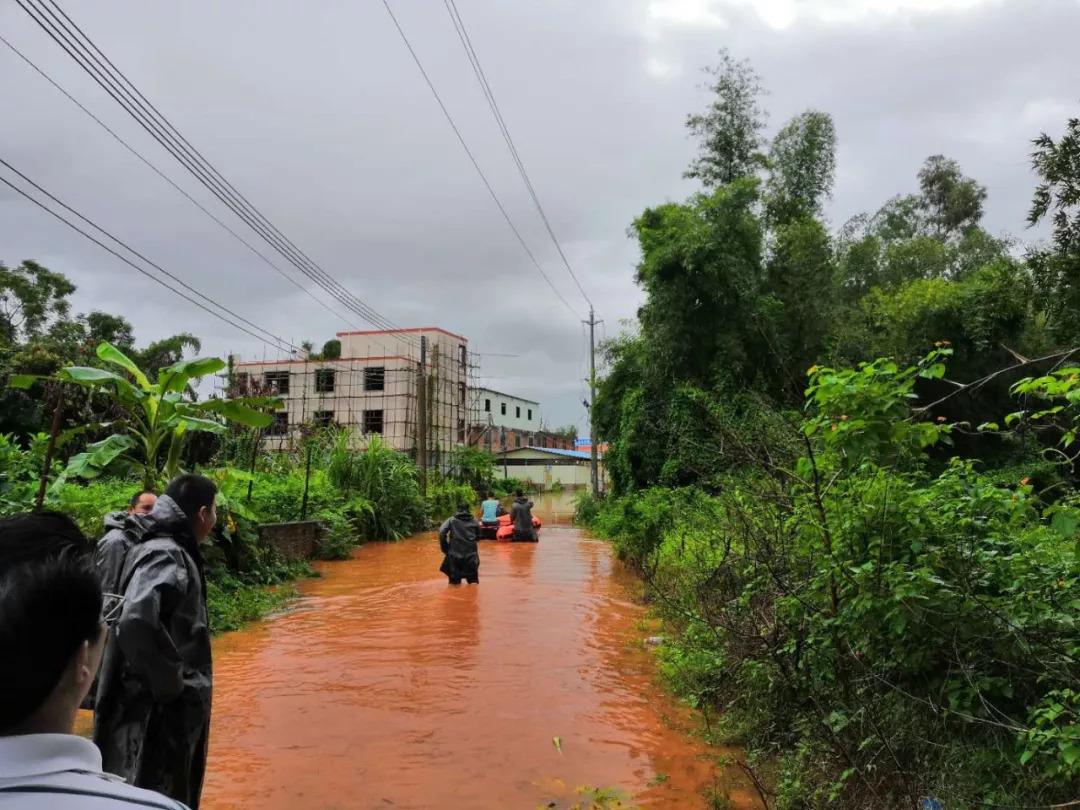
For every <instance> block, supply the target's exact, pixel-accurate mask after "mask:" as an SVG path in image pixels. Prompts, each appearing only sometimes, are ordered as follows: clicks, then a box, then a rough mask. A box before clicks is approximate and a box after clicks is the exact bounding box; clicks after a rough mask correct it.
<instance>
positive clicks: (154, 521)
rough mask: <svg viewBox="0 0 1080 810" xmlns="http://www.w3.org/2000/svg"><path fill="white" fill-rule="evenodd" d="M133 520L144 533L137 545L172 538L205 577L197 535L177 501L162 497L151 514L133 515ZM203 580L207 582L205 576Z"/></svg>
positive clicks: (138, 538) (137, 540) (166, 496)
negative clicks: (193, 532) (192, 530)
mask: <svg viewBox="0 0 1080 810" xmlns="http://www.w3.org/2000/svg"><path fill="white" fill-rule="evenodd" d="M132 518H133V519H134V520H137V521H138V522H139V524H140V526H141V528H142V532H141V533H140V534H139V535H138V537H137V538H136V540H135V542H136V543H143V542H146V541H149V540H153V539H154V538H157V537H171V538H172V539H173V540H174V541H175V542H176V544H177V545H178V546H180V548H182V549H183V550H184V551H186V552H187V553H188V555H189V556H190V557H191V559H192V560H194V561H195V566H196V567H197V568H198V569H199V574H200V575H203V565H204V564H203V556H202V552H201V551H200V550H199V543H198V541H197V540H196V539H195V535H193V534H192V533H191V521H189V520H188V517H187V515H185V514H184V511H183V510H182V509H181V508H180V505H179V504H178V503H177V502H176V501H174V500H173V499H172V498H170V497H169V496H168V495H160V496H158V499H157V503H155V504H154V508H153V509H152V510H151V511H150V514H148V515H142V516H139V515H133V516H132ZM203 579H204V580H205V576H203ZM204 586H205V581H204Z"/></svg>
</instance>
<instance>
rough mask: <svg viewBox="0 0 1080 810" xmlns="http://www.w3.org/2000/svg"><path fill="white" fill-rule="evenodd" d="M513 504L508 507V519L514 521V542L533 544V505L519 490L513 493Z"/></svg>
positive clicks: (534, 540)
mask: <svg viewBox="0 0 1080 810" xmlns="http://www.w3.org/2000/svg"><path fill="white" fill-rule="evenodd" d="M514 496H515V497H514V503H513V504H512V505H511V507H510V517H511V518H512V519H513V521H514V542H515V543H535V542H536V529H535V528H534V527H533V516H532V506H533V503H532V501H530V500H529V499H528V498H526V497H525V494H524V493H523V492H522V491H521V490H520V489H519V490H518V491H517V492H515V493H514Z"/></svg>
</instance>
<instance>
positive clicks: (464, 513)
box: [439, 503, 480, 585]
mask: <svg viewBox="0 0 1080 810" xmlns="http://www.w3.org/2000/svg"><path fill="white" fill-rule="evenodd" d="M479 536H480V522H479V521H478V520H477V519H476V517H475V516H474V515H473V513H472V512H471V511H470V509H469V505H468V504H464V503H462V504H458V509H457V514H456V515H454V516H453V517H452V518H450V519H449V520H447V521H446V522H445V523H443V525H442V526H441V527H439V547H440V548H441V549H442V552H443V554H445V555H446V556H445V557H444V558H443V563H442V566H441V567H440V568H439V570H440V571H442V572H443V573H444V574H446V576H447V578H448V579H449V580H450V584H451V585H460V584H461V580H463V579H464V580H465V581H466V582H468V583H469V584H470V585H477V584H479V583H480V554H479V552H478V551H477V548H476V539H477V538H478V537H479Z"/></svg>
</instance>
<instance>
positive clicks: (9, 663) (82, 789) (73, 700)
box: [0, 512, 184, 810]
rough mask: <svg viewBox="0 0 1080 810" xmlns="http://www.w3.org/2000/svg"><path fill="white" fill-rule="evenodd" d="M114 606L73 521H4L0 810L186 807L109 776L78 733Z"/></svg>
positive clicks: (0, 527) (41, 517) (46, 516)
mask: <svg viewBox="0 0 1080 810" xmlns="http://www.w3.org/2000/svg"><path fill="white" fill-rule="evenodd" d="M103 608H104V615H103ZM111 608H112V606H109V605H106V604H105V603H104V600H103V598H102V593H101V583H100V582H99V581H98V576H97V574H96V573H95V571H94V567H93V565H92V563H91V560H90V544H89V543H88V542H87V540H86V538H85V537H83V535H82V532H80V531H79V529H78V527H77V526H76V525H75V524H74V523H73V522H72V520H71V519H70V518H68V517H66V516H64V515H60V514H56V513H50V512H44V513H36V514H27V515H17V516H15V517H10V518H5V519H3V520H0V662H2V665H0V810H7V808H12V810H14V809H15V808H19V810H35V809H36V808H58V807H72V808H76V807H77V808H80V810H110V809H111V810H115V808H122V807H126V808H146V807H151V808H160V810H184V808H183V805H182V804H180V803H178V802H175V801H172V800H170V799H167V798H165V797H164V796H161V795H159V794H157V793H152V792H150V791H147V790H141V789H139V788H136V787H132V786H130V785H125V784H124V783H123V781H122V780H120V779H119V778H117V777H115V776H112V775H111V774H108V773H106V772H105V771H104V770H103V768H102V762H101V753H100V752H99V751H98V749H97V748H95V747H94V745H93V743H91V742H90V741H89V740H85V739H83V738H82V737H78V736H76V735H75V734H73V733H72V730H73V727H74V725H75V715H76V712H77V711H78V708H79V704H80V702H81V701H82V699H83V697H84V696H85V695H86V693H87V691H88V690H89V689H90V684H91V682H92V681H93V678H94V674H95V673H96V672H97V668H98V664H99V663H100V662H101V656H102V650H103V647H104V643H105V634H106V628H105V624H106V623H107V622H109V621H110V620H111V618H112V616H111V615H110V614H111V613H113V612H115V611H113V610H111Z"/></svg>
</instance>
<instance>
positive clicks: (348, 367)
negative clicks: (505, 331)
mask: <svg viewBox="0 0 1080 810" xmlns="http://www.w3.org/2000/svg"><path fill="white" fill-rule="evenodd" d="M337 339H338V341H340V344H341V346H340V352H336V351H332V352H326V351H325V350H324V354H337V355H339V356H336V357H333V359H330V358H329V357H324V356H318V355H309V356H306V357H294V358H288V359H278V360H261V361H243V360H239V359H237V358H233V363H232V388H233V390H234V391H235V392H236V393H238V394H240V395H263V394H265V395H275V396H279V397H280V398H281V399H282V406H281V408H280V409H279V410H278V411H277V412H276V413H275V414H274V422H273V424H272V425H271V426H270V427H269V428H267V429H266V430H265V431H264V444H265V446H267V447H268V448H269V449H275V450H284V449H288V448H290V447H291V446H293V445H294V443H295V442H296V441H298V440H299V438H300V437H301V436H302V434H303V431H305V430H307V429H310V428H312V427H325V426H329V425H341V426H344V427H349V428H352V430H353V433H354V436H355V441H356V444H357V446H358V447H361V446H364V445H366V443H367V441H368V440H369V438H370V437H371V436H374V435H378V436H381V437H382V439H383V440H384V441H385V442H386V443H387V444H389V445H390V446H391V447H393V448H394V449H396V450H400V451H402V452H404V453H408V454H409V455H410V456H412V457H413V458H417V459H419V457H420V452H421V451H420V448H422V447H426V448H427V454H428V466H429V467H430V468H432V469H445V468H446V466H447V465H448V463H449V460H450V455H451V452H452V451H453V449H454V448H455V447H457V446H459V445H463V444H465V442H466V439H467V421H466V420H467V419H468V414H469V410H470V408H469V402H468V398H469V396H470V386H469V377H470V369H471V364H470V357H469V342H468V339H467V338H465V337H462V336H461V335H455V334H453V333H452V332H448V331H446V330H445V329H440V328H438V327H435V326H425V327H419V328H413V329H393V330H381V331H361V332H338V333H337Z"/></svg>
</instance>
